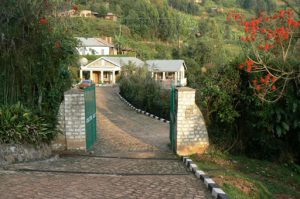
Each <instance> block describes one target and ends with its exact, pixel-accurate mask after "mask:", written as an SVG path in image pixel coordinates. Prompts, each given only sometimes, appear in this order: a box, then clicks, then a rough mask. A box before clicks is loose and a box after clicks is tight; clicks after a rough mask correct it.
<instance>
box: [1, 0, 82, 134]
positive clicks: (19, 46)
mask: <svg viewBox="0 0 300 199" xmlns="http://www.w3.org/2000/svg"><path fill="white" fill-rule="evenodd" d="M56 3H58V4H56ZM60 3H62V2H60V1H56V2H55V3H54V4H50V3H49V2H48V1H43V0H35V1H29V0H24V1H4V2H2V4H1V8H0V34H1V39H0V49H1V51H0V66H1V71H0V79H1V84H0V104H4V105H9V104H15V103H17V102H19V101H21V102H22V104H24V105H25V106H26V107H28V108H30V109H32V110H36V109H38V111H39V113H45V114H46V115H47V121H48V122H49V123H50V124H51V125H52V126H55V122H56V115H57V111H58V107H59V105H60V102H61V100H62V96H63V92H64V91H65V90H67V89H69V88H70V87H71V84H72V79H71V74H70V72H69V70H68V67H69V66H70V65H75V64H76V63H75V61H76V59H77V53H76V49H75V46H76V41H75V40H74V39H73V38H72V37H71V35H70V34H69V30H68V29H67V27H66V26H65V25H64V21H63V20H64V19H61V18H60V19H59V18H55V17H53V15H52V12H54V11H53V10H55V9H56V7H57V6H58V5H61V4H60ZM33 119H34V118H33ZM36 122H37V124H38V123H39V122H40V120H39V119H36ZM34 133H35V132H34ZM41 133H42V132H41ZM42 140H43V139H42Z"/></svg>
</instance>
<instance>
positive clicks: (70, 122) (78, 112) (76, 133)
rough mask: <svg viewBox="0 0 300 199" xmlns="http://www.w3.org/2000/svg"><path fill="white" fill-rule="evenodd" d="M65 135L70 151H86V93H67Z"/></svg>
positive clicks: (73, 91)
mask: <svg viewBox="0 0 300 199" xmlns="http://www.w3.org/2000/svg"><path fill="white" fill-rule="evenodd" d="M64 106H65V133H66V143H67V149H68V150H86V136H85V104H84V91H82V90H80V89H71V90H69V91H67V92H65V105H64Z"/></svg>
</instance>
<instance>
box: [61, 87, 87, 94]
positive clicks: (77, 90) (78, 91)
mask: <svg viewBox="0 0 300 199" xmlns="http://www.w3.org/2000/svg"><path fill="white" fill-rule="evenodd" d="M83 92H84V90H82V89H78V88H72V89H70V90H67V91H66V92H65V95H71V94H82V93H83Z"/></svg>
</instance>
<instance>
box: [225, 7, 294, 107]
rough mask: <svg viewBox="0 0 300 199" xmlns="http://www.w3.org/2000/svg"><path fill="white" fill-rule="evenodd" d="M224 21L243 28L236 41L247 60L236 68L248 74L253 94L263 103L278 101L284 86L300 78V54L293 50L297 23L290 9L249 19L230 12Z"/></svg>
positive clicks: (282, 93) (283, 91) (284, 89)
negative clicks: (235, 23) (238, 40)
mask: <svg viewBox="0 0 300 199" xmlns="http://www.w3.org/2000/svg"><path fill="white" fill-rule="evenodd" d="M227 20H234V21H236V22H237V23H238V24H239V25H240V26H241V27H242V28H243V35H242V36H241V37H240V39H241V41H242V46H243V49H244V51H245V54H246V56H247V59H246V60H245V62H244V63H242V64H241V65H240V69H241V70H245V71H246V72H248V73H250V77H251V81H250V82H249V83H250V85H251V87H252V88H254V90H255V94H256V95H257V96H258V97H259V98H260V99H262V100H264V101H268V102H275V101H277V100H279V99H280V98H281V97H282V96H283V95H284V93H285V91H286V88H287V86H288V83H289V82H290V81H294V80H296V81H299V78H300V67H299V54H300V52H296V51H297V49H296V48H295V44H296V43H297V39H298V36H297V34H299V33H298V32H299V27H300V20H298V19H297V18H296V16H295V14H294V12H293V10H280V11H277V12H276V13H274V15H271V16H267V15H265V14H261V15H260V16H259V17H256V18H252V19H250V20H246V19H245V17H244V16H243V15H242V14H241V13H239V12H236V11H234V12H231V13H229V14H228V16H227ZM297 54H298V55H297ZM297 56H298V60H297Z"/></svg>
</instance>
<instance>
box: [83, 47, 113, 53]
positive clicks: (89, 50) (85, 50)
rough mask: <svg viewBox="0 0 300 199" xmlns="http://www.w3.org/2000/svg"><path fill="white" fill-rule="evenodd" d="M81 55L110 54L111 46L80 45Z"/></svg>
mask: <svg viewBox="0 0 300 199" xmlns="http://www.w3.org/2000/svg"><path fill="white" fill-rule="evenodd" d="M77 50H78V52H79V54H80V55H109V47H80V48H77Z"/></svg>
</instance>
